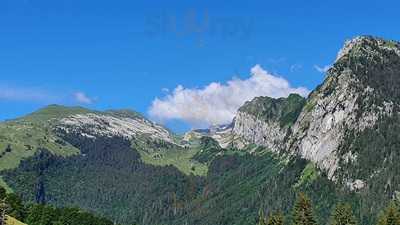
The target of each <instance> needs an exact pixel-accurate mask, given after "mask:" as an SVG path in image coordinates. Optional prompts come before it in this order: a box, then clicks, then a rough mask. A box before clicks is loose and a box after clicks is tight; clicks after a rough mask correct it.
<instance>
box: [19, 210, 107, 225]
mask: <svg viewBox="0 0 400 225" xmlns="http://www.w3.org/2000/svg"><path fill="white" fill-rule="evenodd" d="M24 222H25V223H27V224H29V225H113V224H114V223H113V222H111V221H110V220H107V219H105V218H100V217H96V216H94V215H93V214H91V213H87V212H83V211H81V210H79V209H77V208H61V209H57V208H54V207H51V206H49V205H32V206H30V207H29V209H28V216H27V218H26V220H25V221H24Z"/></svg>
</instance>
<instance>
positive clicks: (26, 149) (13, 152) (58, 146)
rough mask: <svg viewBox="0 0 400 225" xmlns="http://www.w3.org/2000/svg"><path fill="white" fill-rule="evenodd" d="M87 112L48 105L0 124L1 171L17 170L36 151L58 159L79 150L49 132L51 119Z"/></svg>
mask: <svg viewBox="0 0 400 225" xmlns="http://www.w3.org/2000/svg"><path fill="white" fill-rule="evenodd" d="M83 112H88V110H86V109H83V108H80V107H63V106H58V105H51V106H48V107H46V108H43V109H41V110H39V111H37V112H35V113H32V114H30V115H28V116H26V117H22V118H19V119H16V120H10V121H6V122H4V123H0V171H1V170H5V169H13V168H16V167H17V166H18V164H19V162H20V161H21V160H22V159H24V158H28V157H31V156H33V155H34V154H35V152H36V150H37V149H38V148H46V149H48V150H49V151H51V152H52V153H54V154H56V155H60V156H71V155H75V154H77V153H79V150H78V149H76V148H74V147H72V146H71V145H69V144H68V143H65V142H63V141H61V140H60V139H59V138H58V137H57V136H56V135H55V134H54V133H53V131H52V129H51V125H52V123H53V122H54V119H58V118H63V117H66V116H68V115H72V114H75V113H83Z"/></svg>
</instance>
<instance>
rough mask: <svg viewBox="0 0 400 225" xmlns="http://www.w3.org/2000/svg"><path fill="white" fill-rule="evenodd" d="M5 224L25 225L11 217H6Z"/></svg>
mask: <svg viewBox="0 0 400 225" xmlns="http://www.w3.org/2000/svg"><path fill="white" fill-rule="evenodd" d="M6 224H7V225H26V224H25V223H22V222H20V221H18V220H16V219H15V218H13V217H11V216H7V222H6Z"/></svg>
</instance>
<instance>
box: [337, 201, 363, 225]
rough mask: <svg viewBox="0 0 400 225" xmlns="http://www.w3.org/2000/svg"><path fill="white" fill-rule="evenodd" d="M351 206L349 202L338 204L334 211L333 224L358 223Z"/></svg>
mask: <svg viewBox="0 0 400 225" xmlns="http://www.w3.org/2000/svg"><path fill="white" fill-rule="evenodd" d="M356 224H357V222H356V219H355V217H354V215H353V211H352V209H351V206H350V205H348V204H338V205H337V206H336V208H335V209H334V210H333V212H332V217H331V225H356Z"/></svg>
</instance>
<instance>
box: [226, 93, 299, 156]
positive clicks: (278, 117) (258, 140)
mask: <svg viewBox="0 0 400 225" xmlns="http://www.w3.org/2000/svg"><path fill="white" fill-rule="evenodd" d="M304 104H305V99H304V98H303V97H301V96H300V95H297V94H291V95H289V97H288V98H279V99H273V98H269V97H257V98H255V99H254V100H252V101H249V102H246V103H245V104H244V106H242V107H241V108H240V109H239V111H238V113H237V115H236V119H235V124H234V127H233V130H232V133H233V134H234V135H236V136H239V137H242V138H243V139H244V140H245V141H247V142H248V143H255V144H258V145H262V146H265V147H267V148H269V149H270V150H272V151H281V150H283V147H284V145H283V143H284V139H285V137H286V136H287V135H288V131H289V128H290V126H291V125H292V124H293V123H294V122H295V121H296V119H297V117H298V115H299V114H300V112H301V109H302V108H303V106H304Z"/></svg>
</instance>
